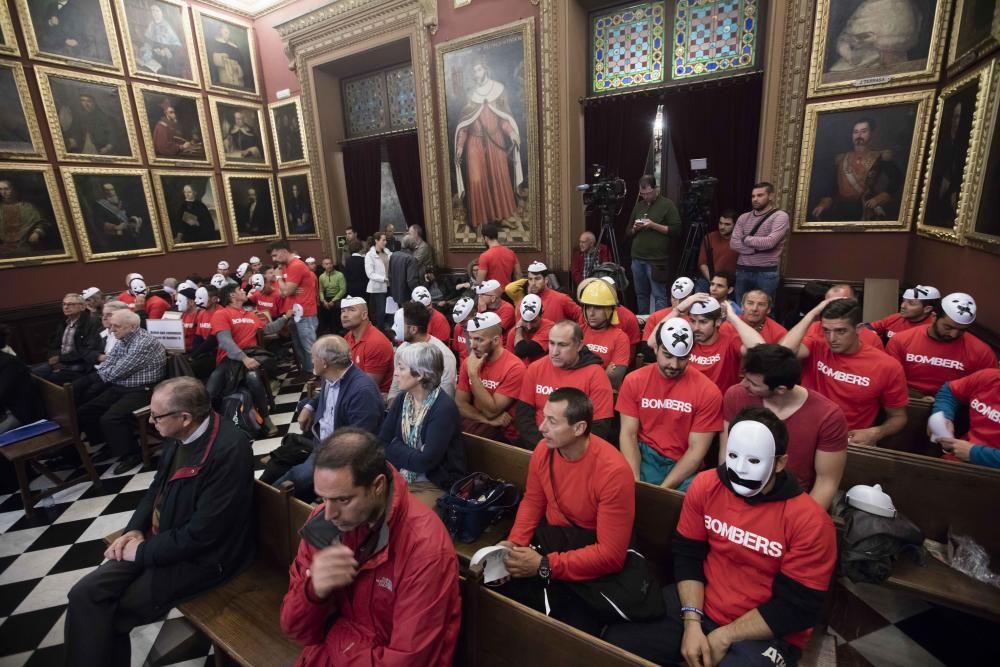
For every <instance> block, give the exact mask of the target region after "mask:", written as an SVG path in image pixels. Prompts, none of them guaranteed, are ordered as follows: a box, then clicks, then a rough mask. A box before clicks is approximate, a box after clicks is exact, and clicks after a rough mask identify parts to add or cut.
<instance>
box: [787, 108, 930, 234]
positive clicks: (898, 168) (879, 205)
mask: <svg viewBox="0 0 1000 667" xmlns="http://www.w3.org/2000/svg"><path fill="white" fill-rule="evenodd" d="M933 98H934V92H933V91H930V90H927V91H919V92H913V93H896V94H893V95H878V96H873V97H862V98H855V99H850V100H842V101H839V102H820V103H816V104H809V105H807V106H806V117H805V122H804V123H803V129H802V152H801V157H800V162H799V186H798V192H797V195H796V204H795V216H794V220H793V222H794V227H795V229H796V230H797V231H852V232H856V231H906V230H908V229H909V228H910V221H911V212H912V210H913V201H914V199H915V197H916V189H917V180H918V179H919V174H920V173H921V165H922V162H923V155H924V145H925V140H926V138H927V127H928V124H929V119H930V114H931V106H932V105H933Z"/></svg>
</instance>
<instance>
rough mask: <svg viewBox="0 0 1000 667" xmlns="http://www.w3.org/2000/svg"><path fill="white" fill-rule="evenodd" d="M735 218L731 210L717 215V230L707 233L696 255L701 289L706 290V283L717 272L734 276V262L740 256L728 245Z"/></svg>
mask: <svg viewBox="0 0 1000 667" xmlns="http://www.w3.org/2000/svg"><path fill="white" fill-rule="evenodd" d="M736 218H737V215H736V211H734V210H733V209H726V210H725V211H723V212H722V213H721V214H720V215H719V229H718V230H717V231H714V232H709V233H708V234H707V235H706V236H705V240H704V241H702V244H701V251H700V252H699V253H698V271H699V272H700V273H701V275H702V278H700V279H699V281H704V282H703V283H702V284H701V285H700V287H701V288H702V289H707V287H708V281H710V280H711V279H712V276H713V275H715V274H716V273H718V272H719V271H727V272H729V273H731V274H733V275H735V274H736V260H738V259H739V258H740V254H739V253H738V252H736V251H735V250H733V249H732V248H731V247H730V245H729V240H730V239H731V238H732V236H733V227H734V226H735V225H736ZM709 253H711V257H709Z"/></svg>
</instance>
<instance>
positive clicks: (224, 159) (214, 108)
mask: <svg viewBox="0 0 1000 667" xmlns="http://www.w3.org/2000/svg"><path fill="white" fill-rule="evenodd" d="M219 104H230V105H233V106H240V107H243V108H245V109H253V110H254V111H255V112H256V113H257V129H258V130H260V143H261V148H263V149H264V161H263V162H244V161H243V160H242V159H237V158H232V157H229V156H227V155H226V145H225V137H223V136H222V123H221V120H222V119H221V116H220V114H219ZM208 109H209V111H210V112H211V114H212V127H213V133H212V134H213V136H214V137H215V150H216V151H217V152H218V154H219V164H220V165H222V166H223V167H226V168H229V169H270V168H271V146H270V144H271V138H270V136H268V127H267V126H268V121H267V117H266V116H265V115H264V105H262V104H257V103H256V102H250V101H248V100H240V99H237V100H233V99H226V98H224V97H215V96H214V95H209V97H208Z"/></svg>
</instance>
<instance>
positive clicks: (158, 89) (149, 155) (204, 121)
mask: <svg viewBox="0 0 1000 667" xmlns="http://www.w3.org/2000/svg"><path fill="white" fill-rule="evenodd" d="M132 92H133V94H134V95H135V110H136V112H137V113H138V114H139V129H140V133H141V134H142V140H143V144H144V146H145V147H146V159H147V160H148V161H149V164H150V165H151V166H175V167H179V166H189V167H194V168H198V167H211V166H213V165H214V164H215V159H214V158H213V157H212V149H211V147H210V142H209V141H207V139H206V135H208V133H209V132H210V131H211V129H212V128H211V127H210V126H209V125H208V116H207V115H206V113H205V103H204V99H203V98H202V96H201V95H200V94H199V93H198V92H197V91H193V90H183V89H178V88H164V87H162V86H156V85H152V84H148V83H142V82H139V81H135V82H133V83H132ZM145 92H151V93H159V94H161V95H169V96H170V97H183V98H184V99H187V100H193V101H194V103H195V106H196V107H197V109H198V123H199V125H200V126H201V127H200V129H201V138H202V143H203V144H204V146H205V159H204V160H197V159H188V158H182V157H160V156H158V155H157V154H156V148H155V147H154V146H153V127H152V126H150V125H148V123H147V122H146V119H147V118H149V109H148V108H147V107H146V98H145V97H144V96H143V93H145ZM213 143H214V142H213Z"/></svg>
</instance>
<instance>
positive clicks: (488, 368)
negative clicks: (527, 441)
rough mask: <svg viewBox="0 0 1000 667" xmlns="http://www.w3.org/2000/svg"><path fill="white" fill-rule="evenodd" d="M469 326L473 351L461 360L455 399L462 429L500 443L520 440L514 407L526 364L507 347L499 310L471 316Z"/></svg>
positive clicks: (467, 324)
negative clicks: (515, 425)
mask: <svg viewBox="0 0 1000 667" xmlns="http://www.w3.org/2000/svg"><path fill="white" fill-rule="evenodd" d="M466 326H467V328H468V331H469V341H470V343H471V344H470V347H471V348H472V353H471V354H470V355H469V356H468V357H466V358H465V359H463V360H462V367H461V369H459V372H458V390H457V391H456V393H455V402H456V403H457V404H458V413H459V414H460V415H461V416H462V430H463V431H465V432H467V433H474V434H476V435H481V436H483V437H485V438H491V439H493V440H499V441H501V442H517V429H516V428H515V427H514V406H515V404H516V403H517V397H518V394H520V391H521V381H522V380H523V379H524V370H525V368H524V363H523V362H522V361H521V360H520V359H518V358H517V357H516V356H514V355H513V354H511V353H510V352H509V351H508V350H506V349H504V347H503V344H502V341H503V329H502V328H501V327H500V318H499V317H498V316H497V314H496V313H484V314H482V315H476V316H475V317H472V318H471V319H470V320H469V321H468V322H467V323H466Z"/></svg>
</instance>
